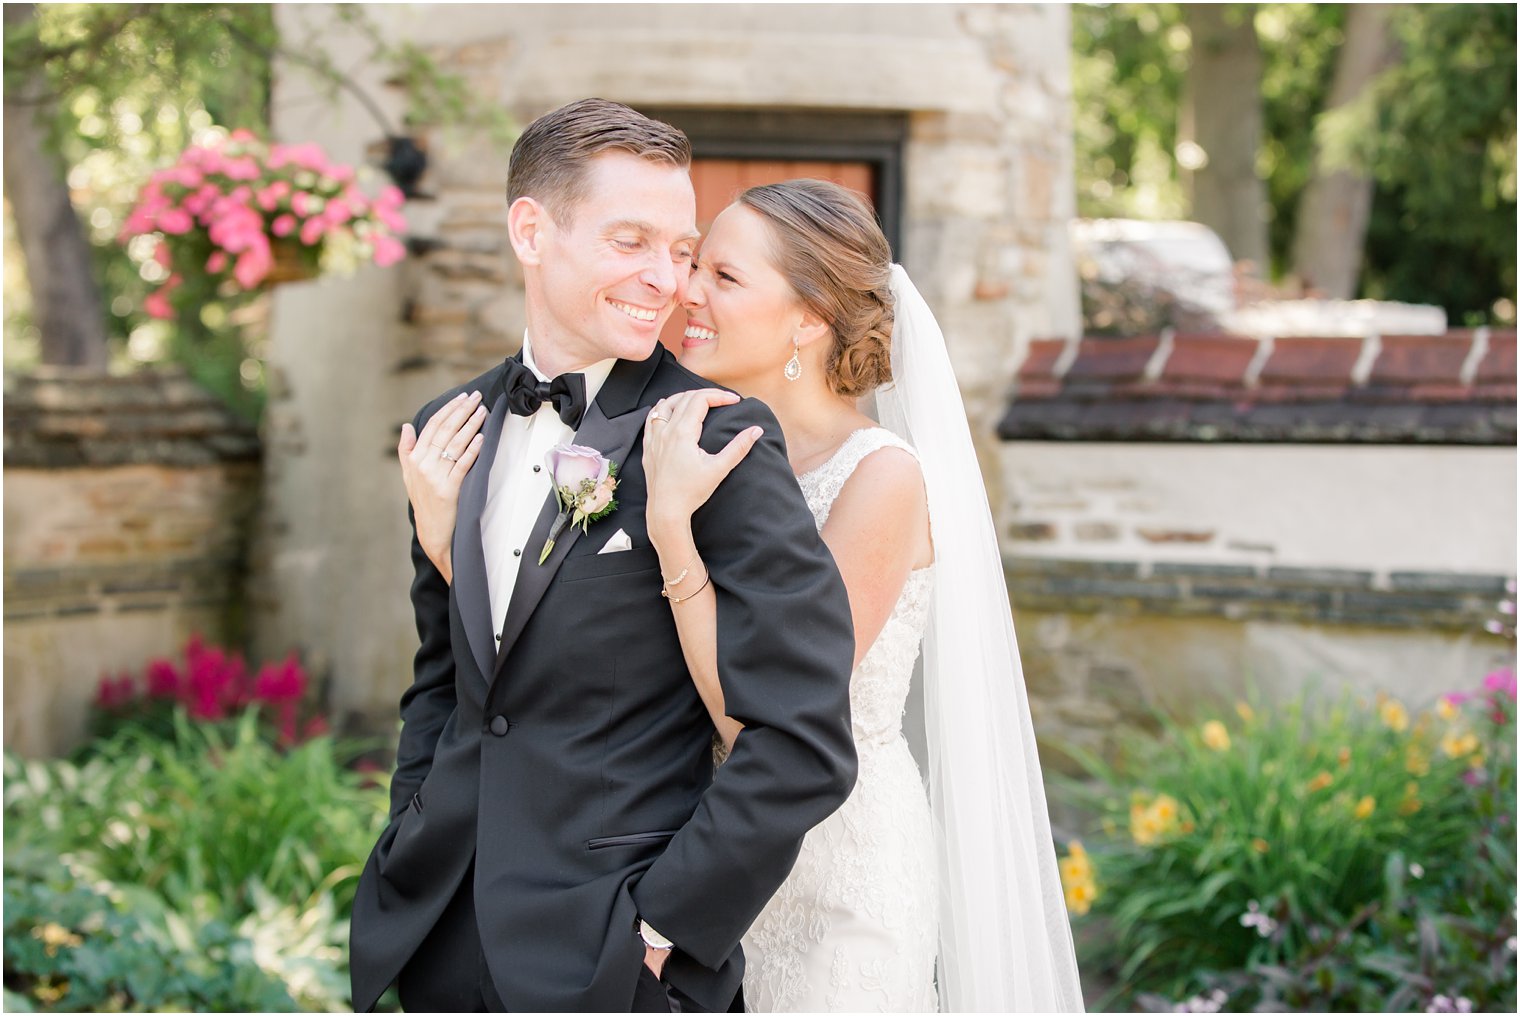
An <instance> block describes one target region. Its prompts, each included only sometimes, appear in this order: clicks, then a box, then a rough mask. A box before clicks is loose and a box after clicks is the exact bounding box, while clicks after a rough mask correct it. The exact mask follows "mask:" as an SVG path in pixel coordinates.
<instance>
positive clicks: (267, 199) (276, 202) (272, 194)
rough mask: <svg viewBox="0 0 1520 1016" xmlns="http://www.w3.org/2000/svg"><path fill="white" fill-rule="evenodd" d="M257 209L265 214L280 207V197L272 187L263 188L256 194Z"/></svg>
mask: <svg viewBox="0 0 1520 1016" xmlns="http://www.w3.org/2000/svg"><path fill="white" fill-rule="evenodd" d="M258 202H259V207H260V208H262V209H264V211H266V212H272V211H274V210H275V209H276V208H278V207H280V195H279V193H278V192H276V191H275V189H274V188H273V187H265V188H264V189H263V190H261V191H259V193H258Z"/></svg>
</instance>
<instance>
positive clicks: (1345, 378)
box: [1259, 336, 1362, 392]
mask: <svg viewBox="0 0 1520 1016" xmlns="http://www.w3.org/2000/svg"><path fill="white" fill-rule="evenodd" d="M1361 353H1362V342H1361V340H1360V339H1346V338H1319V337H1315V336H1294V337H1289V338H1280V339H1275V340H1273V342H1272V355H1271V356H1269V357H1267V362H1266V365H1265V366H1263V367H1262V369H1261V376H1260V378H1259V380H1260V383H1261V385H1262V387H1263V388H1265V387H1268V386H1270V385H1272V384H1274V383H1277V382H1294V383H1297V382H1305V381H1307V382H1311V383H1312V386H1314V387H1319V388H1322V389H1328V390H1331V391H1336V392H1339V391H1344V390H1345V388H1346V385H1347V384H1348V383H1349V382H1350V379H1351V368H1352V367H1353V366H1355V365H1356V361H1357V358H1358V357H1359V356H1361Z"/></svg>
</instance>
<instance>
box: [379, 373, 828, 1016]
mask: <svg viewBox="0 0 1520 1016" xmlns="http://www.w3.org/2000/svg"><path fill="white" fill-rule="evenodd" d="M503 373H504V368H502V367H498V368H496V369H495V370H492V371H489V372H488V373H486V374H484V375H482V376H481V377H479V378H477V379H475V380H474V381H471V382H470V383H469V384H468V385H465V386H462V387H460V388H456V389H454V390H452V391H449V392H446V393H444V394H443V395H441V396H439V397H438V398H437V399H435V400H434V401H432V402H431V403H429V404H428V405H427V406H425V407H424V408H423V410H422V411H421V412H420V413H419V414H418V415H417V417H416V421H415V425H416V427H417V430H418V431H419V432H420V431H421V429H422V425H423V424H424V423H426V421H427V419H428V418H429V417H430V416H431V415H432V413H434V412H435V411H437V410H438V409H439V408H441V407H442V406H443V405H445V404H446V403H447V402H448V400H449V399H451V398H452V397H453V396H454V395H455V394H457V393H458V392H460V391H476V390H478V391H481V392H483V393H484V400H483V401H484V404H485V405H486V406H487V407H489V409H490V416H489V418H488V420H487V423H486V426H485V442H484V445H483V447H482V449H481V454H480V456H479V459H478V460H477V462H476V464H475V467H474V468H473V469H472V470H471V471H470V473H469V475H468V477H466V480H465V483H464V486H463V488H462V490H461V492H460V504H459V516H458V525H457V528H456V530H455V536H454V547H453V564H454V583H453V586H452V588H451V587H450V586H449V585H448V584H447V583H445V582H444V580H443V577H442V575H441V574H440V573H439V572H438V570H437V569H436V568H434V567H433V565H432V564H431V563H430V562H429V561H428V560H427V557H426V555H424V554H423V552H422V549H421V547H420V545H419V544H418V543H417V540H416V537H415V531H414V535H413V540H412V560H413V564H414V565H415V569H416V577H415V580H414V581H413V583H412V603H413V606H414V608H415V610H416V618H417V631H418V635H419V636H420V637H421V648H420V649H419V650H418V652H417V656H416V660H415V666H414V671H415V679H414V682H413V684H412V686H411V687H410V688H409V689H408V690H407V692H406V693H405V694H404V695H403V696H402V699H401V717H402V721H403V723H402V731H401V740H400V745H399V748H398V751H397V760H396V772H395V776H394V779H393V781H392V784H391V822H390V824H389V825H388V826H387V827H386V829H385V831H384V832H383V833H382V834H381V836H380V839H379V842H378V843H377V844H376V845H375V849H374V851H373V852H372V853H371V855H370V857H369V860H368V862H367V864H366V865H365V868H364V872H363V875H362V876H361V878H360V882H359V886H358V890H357V894H356V896H355V899H354V907H353V923H352V935H351V939H350V951H351V969H352V976H353V1000H354V1004H355V1007H356V1008H357V1009H359V1010H361V1011H364V1010H369V1009H372V1008H373V1007H374V1005H375V1002H376V1000H377V999H378V998H379V996H380V994H381V992H383V991H384V990H385V988H386V987H387V986H388V985H389V984H390V983H391V982H392V980H394V978H395V977H396V975H397V974H398V973H399V972H400V970H401V968H402V966H403V965H404V964H405V963H406V961H407V960H408V959H409V958H410V957H411V955H412V953H413V952H414V951H415V950H416V948H417V946H418V944H419V943H420V942H421V941H422V939H423V938H424V937H425V936H426V935H427V933H428V931H429V930H430V929H431V928H432V927H433V924H434V923H435V922H436V921H437V919H438V915H439V914H440V912H441V911H442V910H443V908H444V905H445V904H446V903H447V902H448V901H449V899H450V898H451V897H452V895H453V894H454V892H455V890H456V889H457V888H458V886H459V884H460V881H461V879H462V878H463V877H464V873H465V871H466V869H467V868H468V867H469V864H470V860H471V858H472V857H473V858H475V874H474V893H475V896H474V900H475V907H476V911H477V914H478V922H479V930H480V936H481V942H482V944H483V946H484V950H485V955H486V958H487V963H488V965H489V968H490V972H491V977H492V980H493V982H494V984H495V987H496V989H497V992H498V993H499V994H500V996H501V999H502V1001H503V1002H504V1003H505V1004H506V1006H507V1008H508V1009H510V1010H514V1011H524V1010H549V1011H576V1010H579V1011H627V1010H628V1009H629V1007H630V1006H631V1004H632V1001H633V996H634V987H635V984H636V982H637V980H638V974H639V970H640V968H641V965H642V962H643V945H642V943H641V942H640V941H639V939H638V937H637V935H636V933H635V927H634V926H635V917H636V915H641V916H642V917H644V918H645V919H646V920H648V921H649V922H650V923H651V924H652V925H653V926H654V927H655V928H656V929H658V930H659V931H660V932H662V933H663V934H665V935H667V936H669V937H670V938H671V939H673V940H674V941H675V943H676V946H677V948H676V951H675V952H674V953H673V954H672V956H671V959H670V960H669V962H668V963H667V965H666V974H665V978H666V980H667V981H669V982H670V983H671V984H672V985H674V986H675V987H677V988H679V989H680V990H681V991H683V992H685V993H686V994H687V995H689V996H690V997H691V998H692V999H693V1000H695V1001H697V1002H699V1003H701V1004H702V1005H703V1006H705V1007H707V1008H709V1009H722V1008H726V1007H727V1005H728V1003H729V1001H730V1000H731V999H732V997H733V996H734V994H735V993H736V992H737V990H738V987H739V982H740V980H741V978H742V975H743V957H742V955H741V953H740V951H739V948H738V946H739V939H740V937H741V936H742V935H743V934H744V932H745V931H746V930H747V929H748V927H749V925H750V924H751V922H752V921H753V920H754V918H755V917H756V915H757V914H758V913H759V912H760V909H761V908H762V907H763V906H764V905H765V902H766V901H767V900H768V899H769V898H770V896H771V895H772V894H773V893H774V891H775V890H776V888H777V887H778V886H779V885H780V884H781V882H782V881H783V879H785V877H786V875H787V873H788V872H789V871H790V870H791V867H792V864H793V863H794V861H795V860H796V857H797V853H798V851H799V849H800V846H801V842H802V837H803V835H804V834H805V833H806V832H807V831H808V829H810V828H811V827H813V826H814V825H816V824H817V823H818V822H820V821H822V820H823V819H824V818H825V817H826V816H827V815H829V814H830V813H831V812H832V811H834V810H835V809H836V808H838V807H839V805H840V804H842V803H843V802H844V799H845V797H846V796H847V795H848V794H849V791H850V789H851V788H852V787H853V785H854V781H855V751H854V745H853V742H852V740H851V736H850V722H849V679H850V670H851V663H852V661H853V656H854V637H853V633H852V629H851V624H850V610H849V604H848V601H847V599H846V596H845V590H844V584H843V582H842V581H841V580H840V577H839V573H838V570H837V568H836V567H835V565H834V561H833V558H832V557H831V556H830V554H829V552H828V550H827V548H825V547H824V545H823V543H822V541H821V540H820V539H819V538H818V534H817V531H816V529H815V527H814V524H813V519H812V516H811V515H810V513H809V512H808V508H807V505H806V503H805V502H804V501H803V498H802V494H801V492H800V491H799V489H798V487H797V482H796V480H795V478H794V477H793V475H792V472H791V469H790V467H789V466H788V463H787V457H786V449H785V445H784V443H783V441H782V436H781V429H780V427H779V425H778V424H777V423H776V419H775V417H774V416H772V415H771V413H770V411H769V410H768V409H766V408H765V406H764V405H763V404H761V403H759V402H756V401H754V400H752V399H746V400H744V401H742V402H740V403H738V404H736V405H734V406H727V407H720V408H717V409H714V410H712V411H711V413H710V414H709V416H708V420H707V425H706V428H705V432H704V434H703V438H702V444H703V447H704V448H706V449H707V450H708V451H709V452H713V451H716V450H717V449H719V448H721V447H722V446H723V445H724V444H726V443H727V442H728V441H729V440H730V439H731V438H732V437H733V436H734V435H735V434H737V433H739V432H740V431H742V430H744V429H745V428H746V427H749V426H752V425H755V424H759V425H761V426H762V427H764V428H765V435H764V436H763V437H762V438H761V439H760V441H759V442H758V443H757V444H756V446H755V447H754V448H753V449H752V450H751V451H750V453H749V455H748V456H747V457H746V458H745V459H744V461H743V462H742V463H741V464H740V465H739V466H738V468H737V469H735V470H734V472H733V473H731V474H730V475H729V477H728V478H727V479H726V480H725V481H724V482H723V484H722V485H721V486H719V488H718V490H717V492H716V493H715V494H714V495H713V497H712V499H711V500H710V501H709V502H708V503H707V504H706V505H705V506H704V507H703V508H702V509H700V510H699V511H698V512H697V513H696V515H695V516H694V517H693V520H692V530H693V535H694V537H695V539H696V543H697V547H698V549H699V550H700V551H701V554H702V558H703V561H704V562H705V563H706V565H707V567H708V569H709V570H710V571H711V574H712V585H713V589H714V590H715V591H716V593H717V600H718V670H719V674H720V680H721V682H722V685H723V692H724V696H725V701H726V704H727V710H728V713H729V715H730V716H732V717H734V718H735V719H738V720H740V721H741V722H743V723H744V725H745V729H744V731H743V733H742V734H741V735H740V736H739V738H738V741H737V743H736V745H735V748H734V751H733V754H732V755H731V756H730V758H729V759H728V761H727V762H726V763H725V764H724V765H723V766H722V768H721V769H720V770H719V771H718V773H717V774H716V775H715V774H714V771H713V762H712V754H711V739H712V736H713V727H712V724H711V722H710V721H709V719H708V716H707V713H706V710H705V709H704V708H703V705H702V701H701V699H700V698H699V696H698V695H697V692H696V690H695V687H694V686H693V683H692V680H691V677H690V674H689V673H688V671H687V668H686V664H685V662H684V660H683V657H682V654H681V646H680V642H679V640H678V639H677V637H676V629H675V624H674V621H673V620H672V618H671V613H670V611H671V607H670V604H669V603H668V601H666V600H665V599H664V598H662V597H661V596H660V587H661V580H660V573H659V567H658V561H657V558H656V554H655V551H654V548H653V547H652V546H650V543H649V538H648V535H647V531H646V528H645V524H644V504H645V485H644V473H643V468H642V461H641V460H642V453H643V444H642V440H641V438H642V429H643V424H644V419H645V416H646V415H647V412H648V409H649V407H650V406H652V405H653V404H654V403H655V401H656V400H658V399H660V398H662V397H664V396H666V395H670V394H672V393H675V392H679V391H684V390H688V389H693V388H703V387H710V384H709V383H708V382H706V381H704V380H703V379H702V378H699V377H697V376H696V375H694V374H692V373H691V372H689V371H687V370H685V369H683V368H682V367H681V366H680V365H679V364H677V363H676V361H675V358H674V357H672V356H671V355H670V354H669V353H668V352H666V351H665V349H664V348H657V349H656V351H655V353H654V355H652V356H651V357H650V358H649V359H648V360H645V361H643V362H633V361H626V360H624V361H619V362H618V363H617V364H616V366H615V367H614V368H613V370H612V373H611V374H610V375H609V376H608V378H607V380H606V382H605V383H604V385H603V387H602V389H601V391H600V393H599V394H598V396H597V398H596V400H595V402H594V403H593V404H592V405H591V406H590V407H588V409H587V412H586V416H585V418H584V420H583V421H582V423H581V426H580V428H579V430H578V431H577V433H576V437H575V443H577V444H581V445H589V446H591V447H594V448H596V449H598V450H599V451H601V452H602V453H603V454H604V455H606V456H607V457H608V458H610V459H611V460H612V461H614V462H616V463H617V464H618V466H619V474H618V476H619V483H618V488H617V495H616V496H617V501H618V507H617V510H616V511H614V512H613V513H612V514H611V515H610V516H608V517H607V518H606V519H603V520H602V521H600V522H594V523H592V524H591V526H590V529H589V531H588V532H587V533H586V534H584V535H582V533H581V531H580V529H579V528H578V527H566V529H565V530H564V531H563V532H562V533H561V534H560V536H559V538H558V540H557V542H556V544H555V548H554V552H553V553H552V554H551V555H550V556H549V558H548V560H547V561H546V562H545V563H544V564H543V565H539V564H538V563H537V560H538V551H539V548H540V547H542V545H543V543H544V539H545V537H546V535H547V532H548V528H549V525H550V523H551V521H552V519H553V517H554V514H555V504H554V499H553V497H552V496H551V497H550V498H548V499H547V500H546V502H545V504H544V507H543V509H542V511H541V512H540V514H539V517H538V520H537V524H536V526H535V528H534V531H533V535H532V537H531V538H530V539H529V541H528V544H527V545H526V546H525V547H524V548H523V559H522V564H521V570H520V571H519V573H518V577H517V583H516V586H515V588H514V590H513V593H512V598H511V602H510V605H509V607H508V608H507V611H506V616H505V620H504V622H503V620H502V619H500V618H496V619H493V618H492V617H491V616H490V608H489V598H488V595H487V591H486V570H485V560H484V555H483V551H482V547H481V537H480V515H481V511H482V508H483V507H484V505H485V502H486V489H487V486H488V482H489V477H490V472H491V463H492V462H493V461H494V459H495V455H496V446H497V443H498V439H499V436H500V434H501V423H502V419H503V417H504V416H505V414H506V413H507V412H508V410H507V408H506V399H505V396H504V395H503V394H502V383H501V376H502V374H503ZM618 529H622V530H624V531H625V532H626V533H627V534H628V536H629V537H630V538H631V540H632V543H633V548H632V549H631V550H627V551H621V552H616V553H609V554H598V553H597V551H598V550H599V549H601V547H602V545H603V544H604V543H606V541H607V539H608V538H609V537H611V536H612V535H613V534H614V533H616V532H617V530H618ZM497 633H500V635H501V639H500V644H499V647H498V644H497V640H496V637H495V636H496V634H497Z"/></svg>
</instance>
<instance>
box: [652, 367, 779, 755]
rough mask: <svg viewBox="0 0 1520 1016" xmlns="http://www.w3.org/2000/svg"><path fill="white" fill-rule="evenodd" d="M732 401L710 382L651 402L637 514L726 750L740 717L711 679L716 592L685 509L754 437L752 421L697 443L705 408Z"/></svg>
mask: <svg viewBox="0 0 1520 1016" xmlns="http://www.w3.org/2000/svg"><path fill="white" fill-rule="evenodd" d="M737 401H738V396H737V395H734V394H732V393H730V392H724V391H718V390H716V389H705V390H702V391H694V392H682V393H681V394H679V395H674V396H671V397H670V398H668V399H663V400H661V401H660V402H659V403H658V404H656V405H655V407H654V408H653V409H652V410H650V414H649V418H648V419H647V420H646V421H645V423H644V463H643V464H644V480H645V484H646V485H647V487H648V498H649V499H648V503H647V505H646V507H645V509H644V521H645V525H646V526H647V527H648V531H649V541H650V542H651V543H652V544H654V548H655V552H656V553H658V554H659V556H660V577H661V578H662V579H664V580H666V592H667V595H668V597H669V599H670V610H671V614H672V615H673V617H674V618H675V624H676V634H677V636H679V638H680V640H681V655H682V656H683V657H684V658H685V660H686V668H687V670H689V671H690V672H691V677H692V682H693V683H694V684H695V685H696V688H697V694H698V695H700V696H701V697H702V704H703V705H704V706H706V707H707V715H708V716H709V717H711V718H712V722H713V726H714V727H715V728H716V729H717V731H718V737H719V738H721V739H722V741H723V747H724V748H725V749H727V750H732V749H733V746H734V739H735V738H737V737H738V736H739V731H741V730H743V729H744V725H743V724H741V723H739V722H738V721H737V720H734V719H732V718H730V717H729V716H728V714H727V712H725V710H724V699H723V686H722V684H721V683H720V682H719V680H718V598H717V594H715V593H714V592H713V588H712V583H711V582H710V581H709V580H708V574H707V566H706V564H705V563H703V561H702V559H701V556H700V555H699V554H698V553H697V547H696V543H695V542H694V541H693V540H692V536H691V516H692V513H693V512H694V511H696V510H697V509H698V508H700V507H701V506H702V505H704V504H706V503H707V499H708V498H710V497H711V496H712V493H713V491H714V490H716V489H717V487H718V484H720V483H722V482H723V479H724V478H725V477H726V476H728V474H729V472H730V471H732V469H733V468H734V466H736V465H738V464H739V461H740V460H741V459H743V458H744V456H745V455H746V454H748V453H749V450H750V448H752V447H754V444H755V441H756V440H757V439H758V438H759V437H760V433H759V428H758V427H752V428H750V429H749V430H747V431H744V432H743V433H741V434H739V435H738V436H737V437H735V438H734V439H733V441H731V442H729V444H728V445H727V447H725V448H724V449H723V450H722V451H720V452H719V453H718V454H716V455H709V454H708V453H707V452H705V451H703V450H702V449H701V448H700V447H699V446H698V445H697V438H698V436H700V434H701V433H702V421H703V419H704V418H705V417H706V416H707V410H708V409H709V408H710V407H712V406H724V405H729V404H731V403H734V402H737ZM683 573H684V574H683Z"/></svg>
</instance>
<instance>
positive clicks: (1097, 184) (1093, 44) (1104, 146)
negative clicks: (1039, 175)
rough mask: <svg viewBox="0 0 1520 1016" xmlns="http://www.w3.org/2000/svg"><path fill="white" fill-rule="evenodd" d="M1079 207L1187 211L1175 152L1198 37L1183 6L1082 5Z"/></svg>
mask: <svg viewBox="0 0 1520 1016" xmlns="http://www.w3.org/2000/svg"><path fill="white" fill-rule="evenodd" d="M1071 31H1072V58H1071V59H1072V90H1073V92H1074V100H1075V101H1074V103H1073V107H1072V110H1073V114H1074V121H1073V128H1074V130H1075V145H1076V167H1077V213H1078V214H1079V215H1083V216H1088V217H1095V218H1096V217H1111V216H1118V217H1123V218H1137V219H1163V218H1167V219H1170V218H1183V217H1185V216H1186V208H1187V201H1186V197H1185V195H1184V194H1183V191H1182V186H1181V183H1180V182H1179V178H1178V173H1177V163H1176V159H1175V158H1174V156H1173V152H1174V151H1175V150H1176V147H1177V113H1178V110H1179V109H1181V106H1182V91H1183V86H1184V83H1185V81H1186V77H1187V67H1188V53H1189V47H1190V46H1191V40H1190V37H1189V34H1188V30H1187V26H1186V25H1184V24H1183V19H1182V12H1181V9H1180V7H1179V5H1177V4H1073V5H1072V7H1071Z"/></svg>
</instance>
